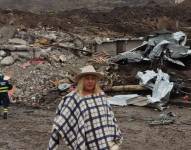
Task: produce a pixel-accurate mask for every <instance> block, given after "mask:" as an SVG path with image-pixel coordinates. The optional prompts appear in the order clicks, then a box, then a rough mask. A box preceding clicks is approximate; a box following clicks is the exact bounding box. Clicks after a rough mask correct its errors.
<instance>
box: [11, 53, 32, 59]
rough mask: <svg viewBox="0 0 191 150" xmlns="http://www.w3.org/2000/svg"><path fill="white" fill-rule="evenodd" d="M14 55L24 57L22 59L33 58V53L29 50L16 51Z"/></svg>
mask: <svg viewBox="0 0 191 150" xmlns="http://www.w3.org/2000/svg"><path fill="white" fill-rule="evenodd" d="M14 55H17V56H18V58H22V59H31V58H32V54H31V53H29V52H15V53H14Z"/></svg>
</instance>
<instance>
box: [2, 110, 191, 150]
mask: <svg viewBox="0 0 191 150" xmlns="http://www.w3.org/2000/svg"><path fill="white" fill-rule="evenodd" d="M113 110H114V112H115V115H116V117H117V119H118V122H119V126H120V128H121V130H122V133H123V136H124V141H123V144H122V146H121V150H146V149H147V150H153V149H155V150H167V149H168V150H190V149H191V143H190V138H191V116H190V114H191V109H190V108H178V107H176V106H170V108H169V109H167V110H165V111H164V112H165V113H167V112H173V113H175V115H176V117H175V119H176V122H175V123H174V124H171V125H165V126H161V125H160V126H155V127H151V126H149V125H148V120H150V119H151V118H157V117H158V116H159V115H160V114H161V112H158V111H155V110H153V109H152V108H143V107H133V106H131V107H122V108H120V107H115V108H113ZM54 114H55V111H53V110H42V109H34V108H30V107H23V106H12V107H11V112H10V115H9V118H8V120H3V119H0V133H1V138H0V150H34V149H35V150H44V149H46V147H47V144H48V139H49V135H50V130H51V126H52V120H53V117H54ZM59 149H60V150H61V149H67V148H66V147H65V146H63V143H62V145H61V146H60V147H59Z"/></svg>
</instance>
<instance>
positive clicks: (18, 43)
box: [9, 38, 27, 45]
mask: <svg viewBox="0 0 191 150" xmlns="http://www.w3.org/2000/svg"><path fill="white" fill-rule="evenodd" d="M9 44H16V45H27V42H26V41H25V40H23V39H18V38H14V39H9Z"/></svg>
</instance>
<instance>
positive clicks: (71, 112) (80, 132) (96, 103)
mask: <svg viewBox="0 0 191 150" xmlns="http://www.w3.org/2000/svg"><path fill="white" fill-rule="evenodd" d="M81 71H82V72H81V73H80V74H78V75H77V76H76V81H77V88H76V90H75V91H73V92H71V93H69V94H68V95H66V96H65V97H64V98H63V100H62V101H61V102H60V104H59V106H58V109H57V114H56V117H55V120H54V124H53V129H52V135H51V138H50V141H49V148H48V149H49V150H56V149H57V147H58V144H59V140H60V138H63V139H64V141H65V142H66V144H67V145H68V146H69V147H70V148H71V149H73V150H117V149H118V147H119V144H120V143H121V141H122V137H121V132H120V130H119V129H118V126H117V124H116V120H115V118H114V115H113V112H112V111H111V108H110V106H109V105H108V103H107V100H106V97H105V94H104V92H103V91H102V90H101V89H100V86H99V84H98V81H99V79H101V77H102V74H100V73H98V72H96V71H95V69H94V67H93V66H85V67H83V68H82V69H81Z"/></svg>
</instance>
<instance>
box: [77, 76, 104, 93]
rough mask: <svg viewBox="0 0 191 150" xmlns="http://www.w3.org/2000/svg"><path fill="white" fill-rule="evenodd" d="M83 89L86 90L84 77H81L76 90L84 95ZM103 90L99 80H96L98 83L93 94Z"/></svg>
mask: <svg viewBox="0 0 191 150" xmlns="http://www.w3.org/2000/svg"><path fill="white" fill-rule="evenodd" d="M83 90H84V77H81V78H80V79H79V81H78V84H77V88H76V91H77V92H78V93H79V94H80V95H83ZM101 91H102V90H101V88H100V85H99V83H98V81H97V80H96V85H95V88H94V91H93V93H92V94H98V93H100V92H101Z"/></svg>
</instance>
